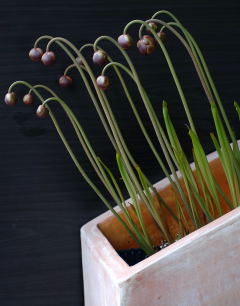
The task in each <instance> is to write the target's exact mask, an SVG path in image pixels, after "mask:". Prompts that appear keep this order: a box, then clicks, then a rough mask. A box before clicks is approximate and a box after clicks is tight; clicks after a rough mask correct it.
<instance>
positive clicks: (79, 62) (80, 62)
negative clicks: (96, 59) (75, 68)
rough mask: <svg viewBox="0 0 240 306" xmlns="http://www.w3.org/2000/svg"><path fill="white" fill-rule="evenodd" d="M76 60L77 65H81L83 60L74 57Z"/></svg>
mask: <svg viewBox="0 0 240 306" xmlns="http://www.w3.org/2000/svg"><path fill="white" fill-rule="evenodd" d="M76 62H77V63H78V64H79V65H83V62H82V59H81V57H76Z"/></svg>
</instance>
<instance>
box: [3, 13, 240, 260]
mask: <svg viewBox="0 0 240 306" xmlns="http://www.w3.org/2000/svg"><path fill="white" fill-rule="evenodd" d="M160 15H166V16H168V17H171V19H172V21H170V22H165V21H164V20H162V19H159V18H158V16H160ZM132 25H139V26H140V27H139V40H138V42H137V48H138V50H139V52H140V53H142V54H144V55H150V54H151V53H152V52H153V51H155V49H156V47H157V46H159V47H160V50H161V54H162V55H163V56H164V58H165V60H166V63H167V65H168V67H169V70H170V72H171V75H172V78H173V81H174V83H175V85H176V88H177V91H178V93H179V96H180V99H181V101H182V105H183V108H184V110H185V113H186V116H187V119H188V123H189V127H190V128H189V136H190V138H191V140H192V145H193V158H194V162H195V166H196V171H195V173H193V171H192V169H191V167H190V165H189V161H188V159H187V157H186V154H185V152H184V150H183V149H182V146H181V141H180V140H179V138H178V136H177V133H176V130H175V128H174V124H173V123H172V120H171V118H170V114H169V110H168V106H167V102H165V101H164V102H163V105H162V106H163V119H164V121H163V123H164V127H163V125H162V124H161V122H160V120H159V118H158V116H157V113H156V112H155V110H154V107H153V105H152V102H151V99H150V97H149V95H148V93H147V92H146V90H145V89H144V86H143V84H142V82H141V81H140V78H139V75H138V73H137V71H136V68H135V66H134V64H133V62H132V60H131V58H130V56H129V55H128V53H127V49H128V48H130V47H132V45H133V41H134V40H133V39H132V37H131V36H130V34H129V29H130V27H131V26H132ZM159 27H161V28H160V29H159ZM144 30H146V31H147V33H148V34H147V35H143V31H144ZM158 30H159V31H158ZM167 31H170V32H171V33H172V34H174V35H175V37H176V38H177V39H179V40H180V42H181V43H182V45H183V46H184V48H185V49H186V51H187V53H188V55H189V56H190V58H191V60H192V63H193V65H194V67H195V70H196V73H197V75H198V77H199V81H200V83H201V85H202V87H203V90H204V92H205V94H206V96H207V98H208V100H209V102H210V103H211V110H212V115H213V121H214V123H215V127H216V132H217V138H216V137H215V136H214V135H213V134H212V135H211V137H212V139H213V143H214V145H215V147H216V150H217V152H218V154H219V158H220V160H221V163H222V166H223V169H224V172H225V175H226V178H227V181H228V185H229V190H230V193H231V199H230V200H229V199H228V197H227V196H226V194H225V193H224V192H223V190H222V189H221V187H220V186H219V185H218V183H217V181H216V179H215V177H214V176H213V174H212V173H211V169H210V167H209V165H208V162H207V159H206V156H205V153H204V149H203V146H202V145H201V143H200V140H199V138H198V134H197V131H196V128H195V125H194V121H193V118H192V115H191V112H190V108H189V104H188V102H187V98H186V96H185V93H184V91H183V88H182V85H181V82H180V80H179V77H178V75H177V72H176V70H175V68H174V64H173V61H172V59H171V57H170V55H169V53H168V50H167V48H166V46H165V41H166V38H167V34H166V32H167ZM42 40H48V43H47V46H46V52H43V50H42V49H41V48H39V43H40V42H41V41H42ZM102 41H108V42H110V43H111V44H112V45H113V47H114V48H117V50H118V51H119V52H120V54H121V55H122V58H123V60H124V63H122V62H119V61H115V60H114V59H112V57H111V56H110V53H111V52H107V51H106V50H104V49H103V48H102V47H101V46H100V44H101V42H102ZM53 44H57V45H58V46H59V47H60V48H61V49H62V50H63V51H64V52H65V53H66V55H67V56H68V57H69V59H70V60H71V62H72V63H71V64H70V65H69V66H68V67H67V68H66V69H65V71H64V74H63V75H62V76H61V77H60V79H59V85H60V86H61V87H70V86H71V84H72V82H73V80H72V78H71V77H70V75H69V72H70V70H71V69H72V68H74V69H76V70H77V71H78V72H79V75H80V77H81V79H82V81H83V84H84V86H85V87H86V89H87V91H88V94H89V96H90V99H91V101H92V102H93V105H94V107H95V109H96V111H97V113H98V116H99V118H100V120H101V122H102V124H103V126H104V129H105V131H106V134H107V136H108V137H109V139H110V141H111V143H112V145H113V147H114V150H115V152H116V159H117V166H118V169H119V171H120V174H121V177H122V179H123V182H124V184H125V186H126V189H127V191H128V193H129V196H130V197H131V201H132V202H131V204H130V206H128V205H127V204H126V202H125V201H124V199H123V195H122V193H121V190H120V187H119V185H118V183H117V180H116V178H115V177H114V176H113V174H112V172H111V171H110V169H109V168H108V167H107V166H106V165H105V164H104V163H103V161H101V160H100V159H99V158H98V156H97V155H96V153H95V151H94V149H93V147H92V146H91V144H90V141H89V140H88V137H87V135H86V134H85V132H84V130H83V128H82V126H81V125H80V123H79V121H78V119H77V118H76V116H75V115H74V113H73V112H72V111H71V109H70V108H69V107H68V106H67V105H66V103H65V102H64V101H63V100H62V99H60V98H59V97H58V96H57V95H56V94H55V93H54V92H53V91H52V90H51V89H49V88H48V87H46V86H43V85H36V86H31V85H30V84H28V83H26V82H23V81H19V82H15V83H13V84H12V85H11V86H10V88H9V91H8V93H7V94H6V96H5V103H6V104H8V105H15V104H16V101H17V100H16V95H15V93H14V91H12V89H13V87H14V86H16V85H17V84H23V85H25V86H27V87H28V88H29V92H28V93H27V94H26V95H25V96H24V99H23V102H24V103H25V104H26V105H28V104H32V103H34V96H33V94H35V95H36V96H37V98H38V99H39V100H40V101H41V104H40V106H39V108H38V110H37V115H38V116H39V117H40V118H44V117H45V116H47V115H48V114H49V115H50V117H51V119H52V121H53V123H54V125H55V127H56V129H57V131H58V133H59V136H60V138H61V139H62V141H63V143H64V145H65V147H66V149H67V151H68V152H69V154H70V156H71V158H72V160H73V161H74V163H75V165H76V167H77V168H78V170H79V172H80V173H81V174H82V176H83V177H84V178H85V180H86V181H87V182H88V183H89V185H90V186H91V187H92V188H93V189H94V191H95V192H96V193H97V194H98V196H99V197H100V198H101V200H102V201H103V202H104V203H105V205H106V206H107V207H108V208H109V209H110V210H111V211H112V212H113V214H114V215H115V216H116V217H117V218H118V220H119V221H120V222H121V224H122V225H123V226H124V228H125V229H126V230H127V231H128V233H129V234H130V235H131V237H132V238H133V239H135V240H136V241H137V243H138V244H139V246H140V247H141V248H142V249H143V250H144V251H145V252H146V253H147V254H151V253H153V252H154V242H153V241H152V239H151V237H149V234H148V229H147V228H146V225H145V221H144V218H143V214H142V206H141V205H142V204H140V203H143V205H144V206H145V207H146V209H147V211H148V213H149V214H150V215H151V216H152V218H153V220H154V221H155V223H156V225H157V226H158V228H159V230H160V232H161V234H162V236H163V237H164V239H165V240H167V241H168V242H169V243H171V242H173V241H174V240H175V239H176V238H177V237H174V236H173V235H172V233H171V231H170V229H169V224H168V222H167V219H166V214H170V216H171V218H172V220H173V221H174V222H177V223H178V224H179V236H184V235H185V234H187V233H188V232H189V231H191V230H193V229H195V228H199V227H201V226H202V225H204V224H205V223H207V222H210V221H212V220H213V219H214V218H216V217H218V216H221V215H222V214H223V211H222V207H221V202H222V201H223V200H224V201H225V203H226V204H227V205H228V206H229V209H232V208H234V207H236V206H237V205H238V203H239V198H240V192H239V189H240V174H239V173H240V152H239V148H238V145H237V140H236V137H235V135H234V133H233V131H232V128H231V126H230V123H229V120H228V118H227V116H226V113H225V111H224V108H223V105H222V102H221V99H220V97H219V95H218V92H217V90H216V87H215V85H214V83H213V80H212V77H211V75H210V72H209V70H208V67H207V65H206V62H205V60H204V57H203V55H202V53H201V51H200V48H199V47H198V45H197V43H196V41H195V40H194V39H193V37H192V35H191V34H190V33H189V31H188V30H187V29H186V28H185V27H184V26H183V25H182V24H181V23H180V21H179V20H178V19H177V18H176V17H175V16H174V15H173V14H172V13H170V12H168V11H165V10H162V11H158V12H157V13H155V14H154V15H153V16H152V18H151V19H149V20H146V21H143V20H133V21H131V22H129V23H128V24H127V25H126V26H125V28H124V30H123V33H122V34H121V35H120V36H119V37H118V40H115V39H113V38H112V37H109V36H101V37H99V38H97V39H96V41H95V42H94V43H93V44H86V45H84V46H82V47H81V48H80V49H78V48H77V47H76V46H74V45H73V44H72V43H71V42H70V41H68V40H66V39H64V38H62V37H51V36H42V37H40V38H38V39H37V40H36V42H35V44H34V48H33V49H32V50H31V51H30V53H29V57H30V58H31V59H32V60H33V61H36V62H37V61H41V62H42V63H43V64H44V65H46V66H47V65H51V64H53V63H54V62H55V60H56V55H55V53H54V52H53V51H51V46H52V45H53ZM86 48H88V49H89V48H90V49H91V50H92V51H93V54H92V61H93V63H94V64H97V65H99V66H103V68H102V72H101V74H100V75H98V76H96V75H95V73H94V71H93V69H92V68H91V65H90V64H89V63H88V61H87V60H86V58H85V56H84V55H83V51H84V50H85V49H86ZM110 68H113V69H114V71H115V73H116V75H117V77H118V80H119V82H120V84H121V86H122V89H123V92H124V95H125V96H126V98H127V101H128V103H129V105H130V107H131V109H132V112H133V114H134V116H135V118H136V121H137V123H138V125H139V127H140V129H141V132H142V133H143V135H144V138H145V140H146V142H147V143H148V145H149V147H150V149H151V151H152V153H153V156H154V157H155V158H156V160H157V162H158V164H159V166H160V168H161V169H162V171H163V172H164V174H165V175H166V177H167V178H168V179H169V181H170V183H171V185H172V189H173V191H174V193H175V196H176V209H175V210H172V208H170V206H169V205H168V203H166V202H165V201H164V200H163V199H162V198H161V196H160V195H159V194H158V193H157V191H156V189H155V188H154V186H153V185H152V184H151V183H150V181H149V179H148V178H147V177H146V176H145V175H144V173H143V172H142V170H141V168H140V166H139V163H137V162H136V161H135V160H134V157H133V156H132V154H131V152H130V150H129V148H128V146H127V144H126V140H125V137H124V136H123V135H122V132H121V129H120V127H119V124H118V122H117V120H116V118H115V115H114V113H113V111H112V108H111V103H110V101H109V98H108V96H107V90H108V89H109V88H111V86H113V84H112V82H111V80H110V79H109V77H108V75H107V72H108V70H109V69H110ZM124 74H127V75H128V77H130V79H131V80H132V84H131V86H132V85H134V86H135V87H136V88H137V90H138V92H139V96H140V97H141V100H142V102H143V105H144V107H145V109H146V111H147V113H148V116H149V119H150V121H151V123H152V127H153V129H154V133H155V135H156V137H157V140H158V146H156V145H154V143H153V141H152V136H151V135H150V133H149V132H148V131H147V129H146V127H145V125H144V122H143V120H142V118H141V114H140V113H139V111H138V109H137V106H136V105H135V103H134V99H133V98H132V96H131V94H130V90H129V86H130V85H129V84H128V83H127V82H126V81H125V79H124ZM39 89H43V90H45V91H46V92H47V93H48V94H49V95H50V97H49V98H48V99H43V97H42V95H41V94H40V93H39ZM54 101H55V102H57V103H59V105H60V106H61V107H62V109H63V110H64V112H65V114H66V116H67V118H68V119H69V120H70V122H71V124H72V126H73V130H74V132H75V134H76V136H77V138H78V140H79V142H80V144H81V146H82V148H83V150H84V152H85V154H86V155H87V157H88V159H89V162H90V164H91V165H92V167H93V169H94V170H95V172H96V174H97V176H98V177H99V179H100V181H101V182H102V184H103V185H104V187H105V188H106V190H107V191H108V193H109V195H110V196H111V198H112V199H113V201H114V203H116V204H117V205H118V206H119V207H120V208H121V210H122V214H123V215H119V214H118V213H117V212H116V211H115V209H114V208H112V206H111V205H110V203H109V201H108V200H107V199H106V198H105V197H104V196H103V194H102V193H101V191H100V190H99V189H98V188H97V187H96V186H95V185H94V184H93V182H92V181H91V179H90V178H89V177H88V175H87V174H86V173H85V171H84V170H83V168H82V167H81V165H80V162H79V159H78V158H77V157H76V156H75V154H74V152H73V150H72V149H71V146H70V144H69V143H68V141H67V139H66V137H65V136H64V134H63V132H62V129H61V128H60V125H59V123H58V121H57V119H56V117H55V116H54V114H53V112H52V110H51V108H50V106H49V105H50V103H52V102H54ZM216 105H218V107H217V106H216ZM235 107H236V109H237V111H239V107H238V105H237V104H235ZM218 108H219V110H220V113H221V115H220V113H219V111H218ZM221 116H222V117H221ZM222 118H223V122H224V123H223V122H222ZM224 125H225V126H226V128H227V130H228V134H229V135H230V138H231V140H232V142H233V147H231V145H230V144H229V141H228V136H227V132H225V126H224ZM161 151H162V152H163V154H164V157H165V160H163V159H162V158H161V156H160V152H161ZM166 163H167V165H168V167H167V166H166ZM177 170H178V171H179V173H180V174H181V176H182V180H183V183H181V182H180V180H179V176H178V174H177ZM184 190H185V191H184ZM136 220H137V221H136ZM189 220H190V221H189Z"/></svg>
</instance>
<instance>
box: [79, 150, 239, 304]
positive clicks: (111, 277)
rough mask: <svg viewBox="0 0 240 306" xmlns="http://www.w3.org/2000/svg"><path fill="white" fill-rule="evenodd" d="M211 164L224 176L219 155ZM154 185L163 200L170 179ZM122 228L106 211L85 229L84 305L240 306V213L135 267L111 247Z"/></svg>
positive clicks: (183, 240) (218, 174)
mask: <svg viewBox="0 0 240 306" xmlns="http://www.w3.org/2000/svg"><path fill="white" fill-rule="evenodd" d="M208 160H209V162H210V165H211V167H212V166H213V168H212V169H213V173H214V174H215V176H216V177H218V178H221V177H223V175H221V171H222V170H221V166H220V164H219V161H218V160H217V155H216V153H212V154H210V155H209V156H208ZM192 166H193V167H194V165H193V164H192ZM220 184H225V178H224V177H223V182H220ZM155 186H156V188H157V190H158V191H159V192H160V194H161V195H162V194H163V195H164V192H165V191H166V189H167V188H168V180H167V179H163V180H161V181H160V182H158V183H157V184H155ZM104 224H110V225H111V226H112V227H111V226H110V227H109V226H108V227H106V229H104ZM99 226H100V227H101V230H100V228H99ZM118 226H119V224H118V221H117V220H116V219H115V218H114V217H113V216H112V214H111V213H110V212H106V213H104V214H102V215H101V216H99V217H97V218H95V219H94V220H92V221H90V222H89V223H87V224H86V225H84V226H83V227H82V229H81V243H82V262H83V276H84V294H85V306H205V305H206V306H238V305H240V265H239V263H240V208H236V209H234V210H233V211H231V212H228V213H226V214H225V215H224V216H222V217H220V218H218V219H216V220H215V221H213V222H211V223H209V224H208V225H206V226H203V227H202V228H200V229H198V230H196V231H194V232H192V233H191V234H189V235H187V236H186V237H184V238H182V239H181V240H179V241H177V242H175V243H173V244H171V245H170V246H168V247H167V248H165V249H163V250H161V251H159V252H158V253H156V254H154V255H152V256H150V257H148V258H146V259H145V260H143V261H141V262H139V263H137V264H136V265H134V266H131V267H130V266H128V264H127V263H126V262H125V261H124V260H122V259H121V257H120V256H119V255H118V254H117V252H116V251H115V248H114V247H113V246H115V247H116V245H118V237H119V235H117V232H116V231H118V228H119V227H118ZM111 229H112V230H111ZM108 231H109V232H108ZM103 232H105V233H104V234H103ZM106 236H109V237H110V238H109V239H107V238H106ZM120 239H123V241H125V242H126V243H127V244H128V239H129V237H128V236H126V237H125V239H124V238H120ZM121 243H122V242H120V244H121ZM120 248H125V245H122V246H121V247H120Z"/></svg>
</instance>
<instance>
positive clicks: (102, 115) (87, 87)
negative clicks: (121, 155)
mask: <svg viewBox="0 0 240 306" xmlns="http://www.w3.org/2000/svg"><path fill="white" fill-rule="evenodd" d="M43 39H47V40H50V41H49V43H48V45H47V50H49V47H50V45H51V43H53V42H56V44H57V45H58V46H59V47H61V48H62V49H63V50H64V51H65V52H66V53H67V55H68V56H69V57H70V58H71V60H72V61H73V63H74V65H75V67H76V68H77V70H78V72H79V73H80V75H81V77H82V79H83V82H84V84H85V86H86V89H87V91H88V93H89V96H90V98H91V100H92V102H93V104H94V106H95V108H96V111H97V113H98V115H99V117H100V120H101V122H102V124H103V126H104V129H105V131H106V133H107V135H108V137H109V139H110V141H111V142H112V145H113V146H114V148H115V150H116V143H115V141H114V138H113V136H112V133H111V131H110V129H109V127H108V124H107V122H106V119H105V116H104V114H103V113H102V110H101V108H100V107H99V105H98V102H97V99H96V97H95V95H94V93H93V91H92V89H91V86H90V84H89V82H88V80H87V78H86V76H85V72H84V71H83V69H82V65H79V64H78V62H77V61H76V58H75V57H74V56H73V55H72V53H71V52H70V51H69V50H68V49H67V48H66V46H65V45H64V44H63V43H62V42H64V43H66V42H68V41H67V40H65V39H64V38H61V37H60V38H59V37H58V40H60V41H58V40H57V38H53V37H52V36H41V37H39V38H38V39H37V40H36V42H35V43H34V46H35V47H37V44H38V43H39V42H40V41H41V40H43ZM61 41H62V42H61ZM75 51H78V50H77V49H76V48H75ZM77 55H78V56H79V57H80V58H81V60H82V62H83V63H84V67H85V68H84V70H85V69H86V66H87V67H88V68H89V69H90V67H89V66H88V65H87V62H86V60H85V58H84V57H83V55H82V54H80V53H79V52H77Z"/></svg>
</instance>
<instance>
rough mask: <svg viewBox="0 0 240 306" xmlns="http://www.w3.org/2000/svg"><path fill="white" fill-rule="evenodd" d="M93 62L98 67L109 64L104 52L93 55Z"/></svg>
mask: <svg viewBox="0 0 240 306" xmlns="http://www.w3.org/2000/svg"><path fill="white" fill-rule="evenodd" d="M92 59H93V62H94V64H97V65H104V64H105V63H106V62H107V54H106V53H105V52H104V51H101V50H98V51H95V52H94V53H93V58H92Z"/></svg>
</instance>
